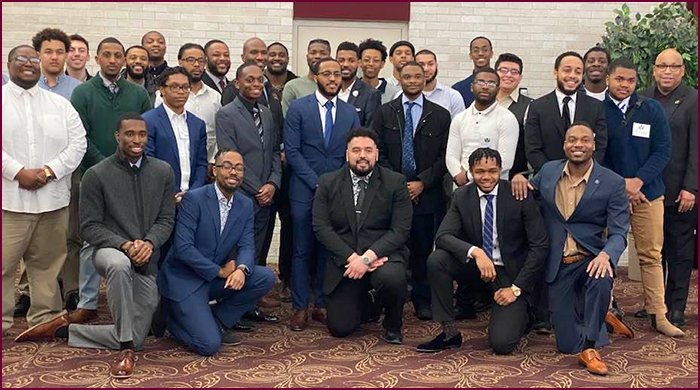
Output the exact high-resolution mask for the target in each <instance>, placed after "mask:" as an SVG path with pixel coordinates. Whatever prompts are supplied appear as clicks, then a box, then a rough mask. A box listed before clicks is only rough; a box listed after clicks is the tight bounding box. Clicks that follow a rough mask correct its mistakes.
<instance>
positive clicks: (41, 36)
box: [32, 28, 70, 53]
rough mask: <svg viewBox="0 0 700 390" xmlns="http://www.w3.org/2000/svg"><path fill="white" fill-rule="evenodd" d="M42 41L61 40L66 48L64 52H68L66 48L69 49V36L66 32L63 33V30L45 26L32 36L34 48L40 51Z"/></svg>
mask: <svg viewBox="0 0 700 390" xmlns="http://www.w3.org/2000/svg"><path fill="white" fill-rule="evenodd" d="M44 41H60V42H63V45H64V46H65V48H66V53H67V52H68V50H70V38H68V34H66V33H64V32H63V30H59V29H57V28H45V29H43V30H41V31H39V32H38V33H36V35H34V38H32V45H33V46H34V50H36V51H40V50H41V44H42V42H44Z"/></svg>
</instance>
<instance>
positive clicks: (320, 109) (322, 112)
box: [315, 90, 338, 137]
mask: <svg viewBox="0 0 700 390" xmlns="http://www.w3.org/2000/svg"><path fill="white" fill-rule="evenodd" d="M315 93H316V101H317V102H318V113H319V115H321V132H322V133H323V136H324V137H325V136H326V107H325V104H326V102H327V101H328V98H326V97H325V96H323V95H321V92H319V91H318V90H316V92H315ZM331 101H332V102H333V108H331V115H332V116H333V123H334V124H335V113H336V111H337V109H338V96H333V99H331Z"/></svg>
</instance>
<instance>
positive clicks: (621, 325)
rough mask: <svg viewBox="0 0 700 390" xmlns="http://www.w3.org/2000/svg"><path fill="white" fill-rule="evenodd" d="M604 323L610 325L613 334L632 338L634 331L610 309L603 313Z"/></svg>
mask: <svg viewBox="0 0 700 390" xmlns="http://www.w3.org/2000/svg"><path fill="white" fill-rule="evenodd" d="M605 323H606V324H608V325H610V327H611V328H612V333H613V334H619V335H622V336H625V337H627V338H630V339H632V338H634V331H633V330H632V328H630V327H629V325H627V324H626V323H625V321H623V320H622V318H619V317H618V316H616V315H615V314H614V313H613V312H611V311H610V310H608V312H607V314H605Z"/></svg>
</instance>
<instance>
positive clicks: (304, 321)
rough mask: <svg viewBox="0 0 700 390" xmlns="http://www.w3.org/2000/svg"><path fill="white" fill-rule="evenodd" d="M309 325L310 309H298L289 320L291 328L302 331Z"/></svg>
mask: <svg viewBox="0 0 700 390" xmlns="http://www.w3.org/2000/svg"><path fill="white" fill-rule="evenodd" d="M308 326H309V311H308V310H307V309H302V310H297V311H295V312H294V314H293V315H292V319H291V320H290V321H289V329H291V330H293V331H295V332H300V331H302V330H304V329H306V328H307V327H308Z"/></svg>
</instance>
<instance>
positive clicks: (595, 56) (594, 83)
mask: <svg viewBox="0 0 700 390" xmlns="http://www.w3.org/2000/svg"><path fill="white" fill-rule="evenodd" d="M608 63H610V54H608V52H607V50H605V49H603V48H602V47H599V46H594V47H592V48H590V49H588V51H587V52H586V54H584V56H583V64H584V76H585V77H584V78H583V79H584V81H583V84H582V85H581V89H583V91H584V92H586V95H588V96H590V97H592V98H596V99H598V100H600V101H601V102H602V101H603V100H605V93H606V92H607V91H608V82H607V77H608Z"/></svg>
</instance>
